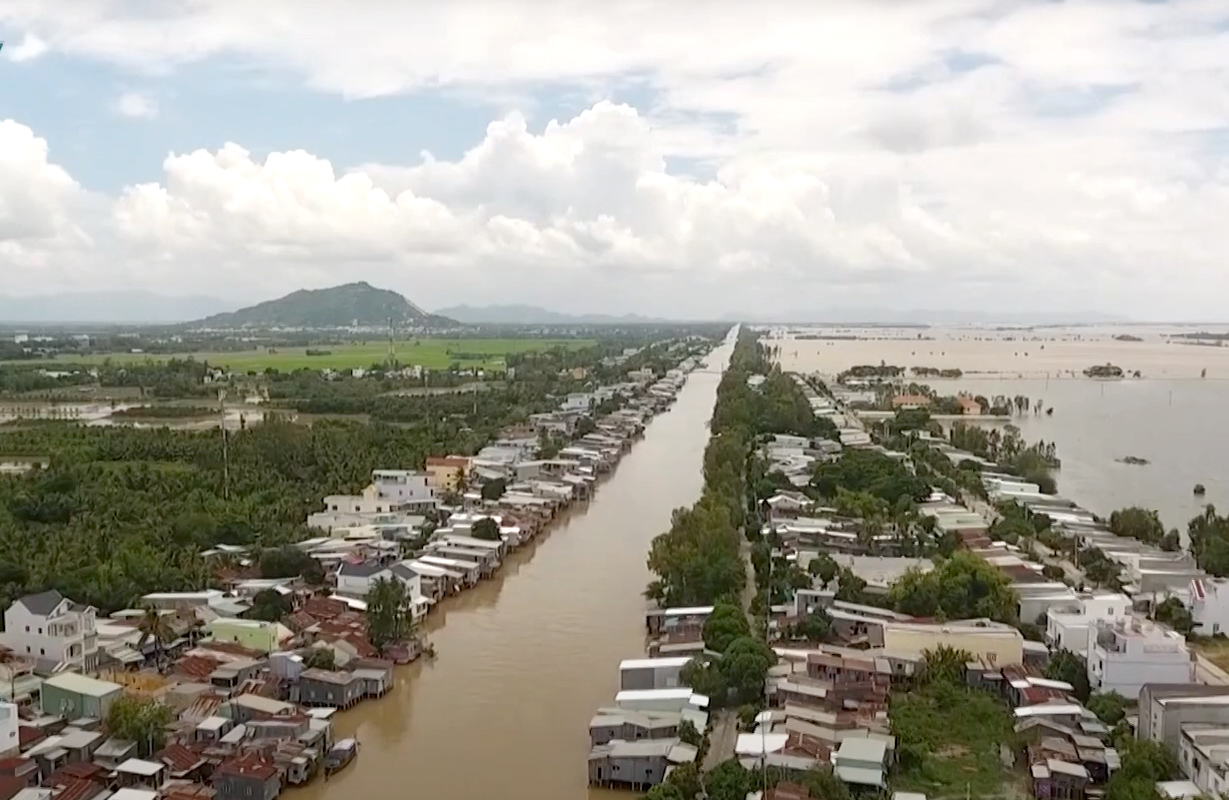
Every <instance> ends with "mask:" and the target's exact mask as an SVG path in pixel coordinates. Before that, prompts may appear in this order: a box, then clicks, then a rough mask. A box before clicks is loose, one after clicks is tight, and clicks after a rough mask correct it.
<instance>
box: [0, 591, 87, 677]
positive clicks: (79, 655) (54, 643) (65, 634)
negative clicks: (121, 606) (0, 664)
mask: <svg viewBox="0 0 1229 800" xmlns="http://www.w3.org/2000/svg"><path fill="white" fill-rule="evenodd" d="M97 614H98V612H97V611H96V610H95V609H94V608H93V607H92V606H83V605H81V604H80V603H75V602H73V601H72V600H69V599H68V598H66V597H64V595H62V594H60V593H59V592H57V591H56V590H54V589H51V590H49V591H46V592H39V593H38V594H28V595H26V596H24V597H21V598H18V599H17V600H15V601H13V604H12V605H10V606H9V607H8V610H6V611H5V612H4V632H3V633H0V644H3V645H4V646H5V647H8V648H9V649H10V650H12V651H13V652H15V653H18V654H19V655H25V656H28V657H29V658H31V659H39V660H40V661H44V660H45V661H47V662H50V663H51V664H52V665H53V666H55V667H57V668H60V669H72V670H76V671H78V672H95V671H97V669H98V633H97V631H96V630H95V621H96V618H97Z"/></svg>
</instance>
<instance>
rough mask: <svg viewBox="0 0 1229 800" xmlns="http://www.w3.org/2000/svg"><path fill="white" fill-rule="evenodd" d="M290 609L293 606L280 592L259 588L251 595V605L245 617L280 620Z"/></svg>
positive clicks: (269, 620) (267, 620)
mask: <svg viewBox="0 0 1229 800" xmlns="http://www.w3.org/2000/svg"><path fill="white" fill-rule="evenodd" d="M292 611H294V606H292V605H291V604H290V601H289V600H287V599H286V598H285V597H283V596H282V595H281V594H280V593H278V592H276V591H274V590H273V589H261V590H260V591H259V592H257V593H256V594H255V595H254V596H253V597H252V607H251V609H249V610H248V612H247V617H248V618H249V619H260V620H264V621H265V622H280V621H281V620H283V619H285V618H286V617H287V616H288V615H289V614H290V613H291V612H292Z"/></svg>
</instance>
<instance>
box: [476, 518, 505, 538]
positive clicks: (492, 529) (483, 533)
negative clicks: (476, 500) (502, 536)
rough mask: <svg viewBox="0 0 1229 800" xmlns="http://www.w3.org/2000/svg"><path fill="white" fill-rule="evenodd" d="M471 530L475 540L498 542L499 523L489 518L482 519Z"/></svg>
mask: <svg viewBox="0 0 1229 800" xmlns="http://www.w3.org/2000/svg"><path fill="white" fill-rule="evenodd" d="M472 530H473V535H474V538H475V539H486V540H487V541H490V542H498V541H499V523H498V522H496V521H495V520H493V519H491V518H490V517H483V518H482V519H480V520H478V521H477V522H475V523H474V527H473V529H472Z"/></svg>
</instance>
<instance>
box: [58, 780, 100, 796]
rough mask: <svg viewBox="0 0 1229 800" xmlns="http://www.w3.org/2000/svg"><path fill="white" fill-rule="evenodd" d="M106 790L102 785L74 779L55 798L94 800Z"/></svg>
mask: <svg viewBox="0 0 1229 800" xmlns="http://www.w3.org/2000/svg"><path fill="white" fill-rule="evenodd" d="M104 791H106V789H105V788H104V787H103V786H102V784H99V783H94V781H87V780H83V779H80V778H78V779H74V780H73V781H72V782H70V783H68V784H66V785H65V786H64V788H63V789H61V790H60V791H59V793H58V794H56V796H55V800H93V798H95V797H97V796H98V795H100V794H102V793H103V792H104Z"/></svg>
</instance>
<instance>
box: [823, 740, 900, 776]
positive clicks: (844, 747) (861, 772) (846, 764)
mask: <svg viewBox="0 0 1229 800" xmlns="http://www.w3.org/2000/svg"><path fill="white" fill-rule="evenodd" d="M887 754H888V745H887V742H885V741H884V740H883V739H879V738H874V739H872V738H869V737H868V738H859V737H848V738H846V739H844V740H842V741H841V746H840V748H839V749H838V750H837V751H836V753H835V754H834V756H833V759H832V763H833V771H834V772H836V776H837V777H838V778H840V779H841V780H843V781H844V782H845V783H850V784H853V785H855V786H859V787H876V788H882V787H883V786H884V785H885V781H884V770H885V769H887Z"/></svg>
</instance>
